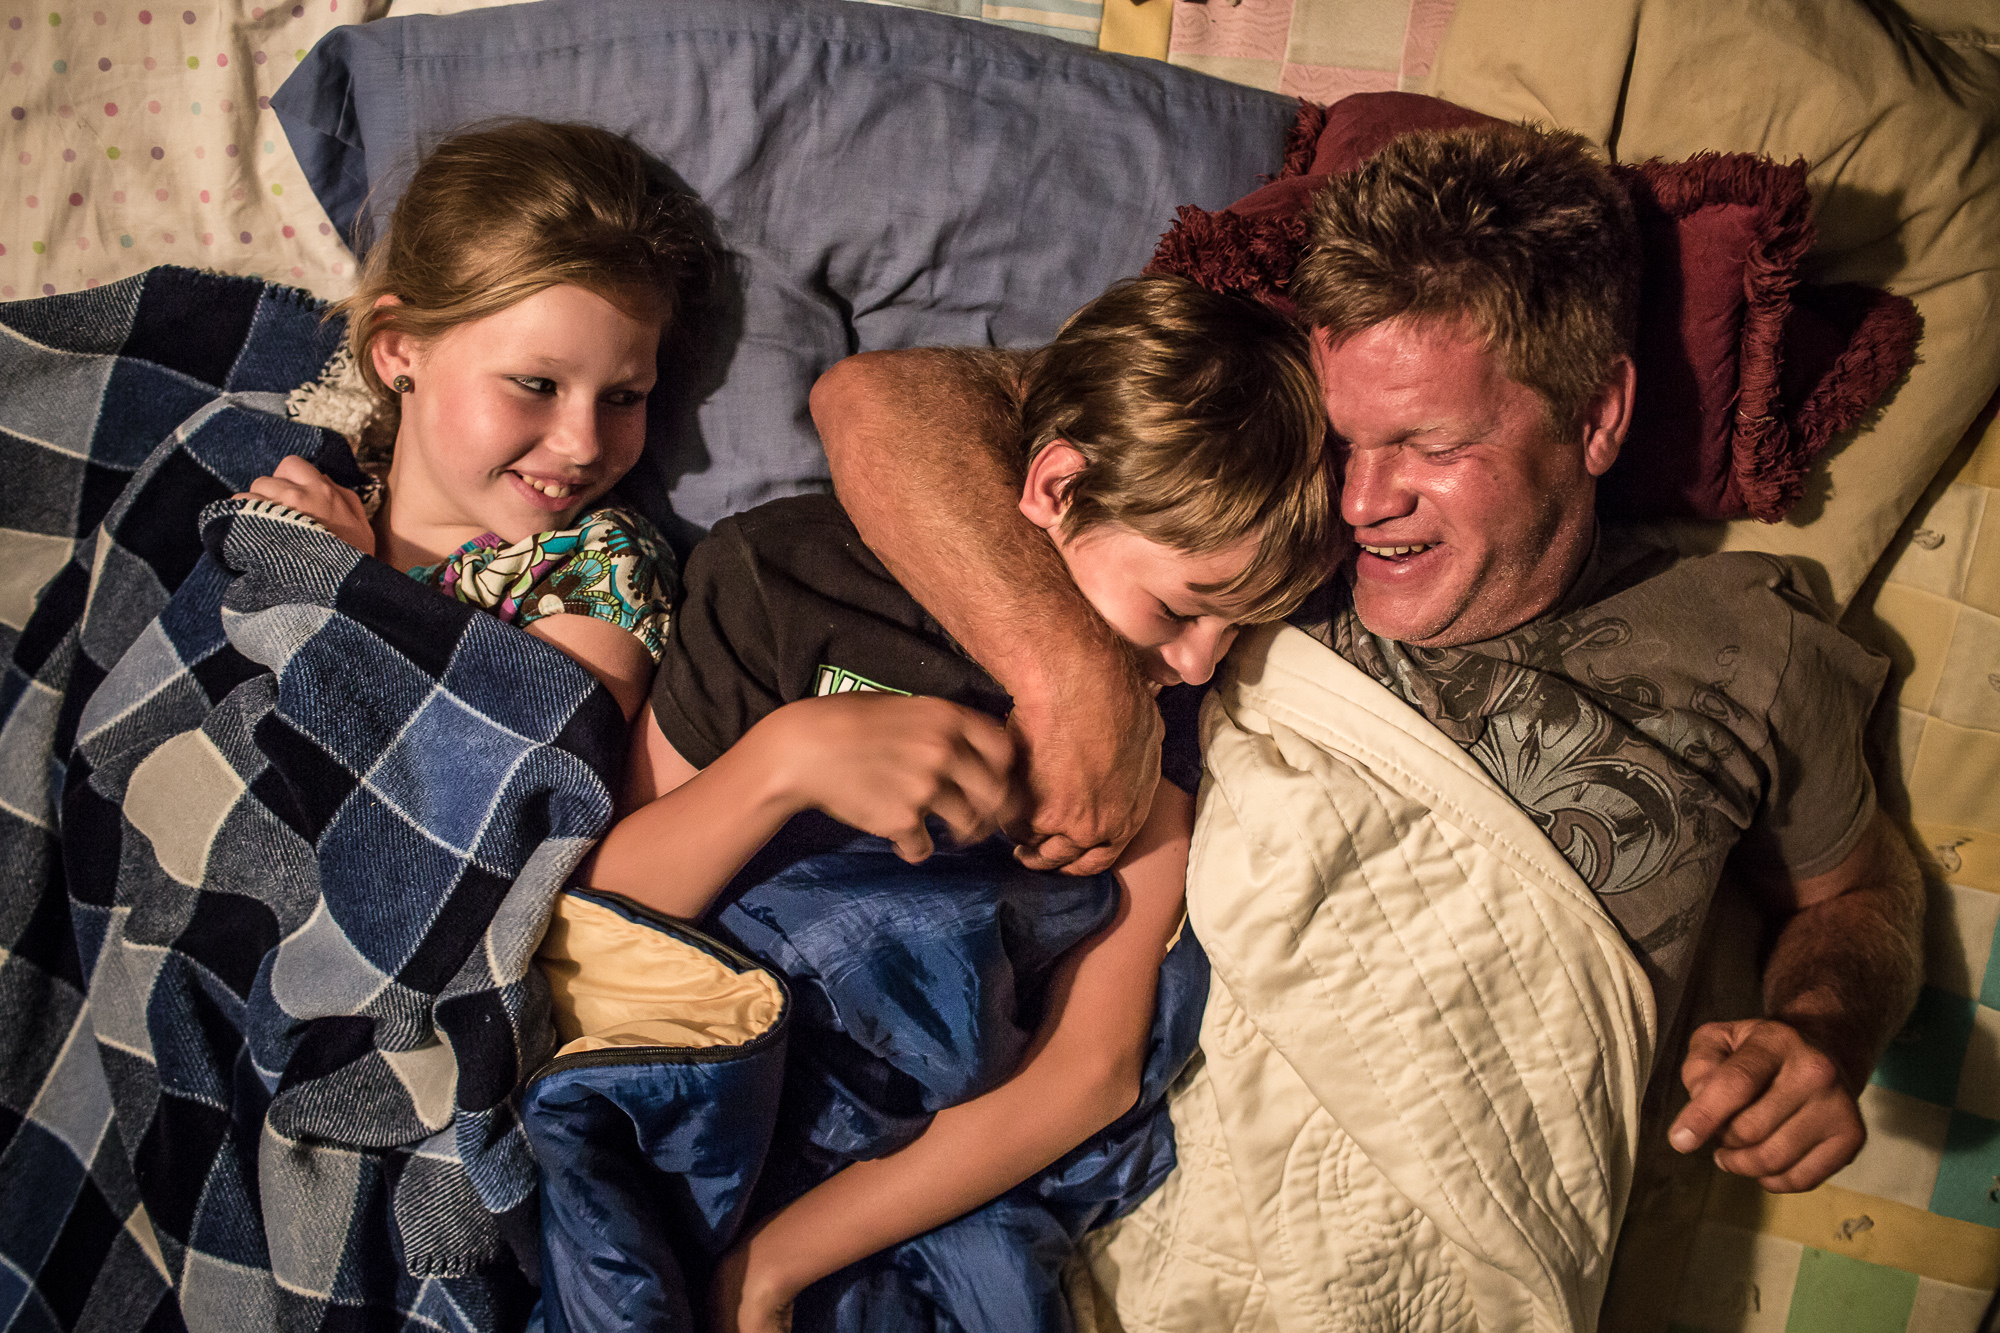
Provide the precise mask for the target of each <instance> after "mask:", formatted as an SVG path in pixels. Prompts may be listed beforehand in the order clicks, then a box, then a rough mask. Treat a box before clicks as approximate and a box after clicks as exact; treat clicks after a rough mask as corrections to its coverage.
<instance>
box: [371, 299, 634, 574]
mask: <svg viewBox="0 0 2000 1333" xmlns="http://www.w3.org/2000/svg"><path fill="white" fill-rule="evenodd" d="M642 308H643V307H642ZM659 343H660V322H659V320H658V319H657V318H651V317H648V318H643V319H642V318H635V317H634V316H633V315H631V314H629V313H627V312H626V311H625V310H623V309H620V308H619V307H618V306H617V305H614V304H612V303H611V302H610V301H608V300H606V299H605V298H604V297H602V296H599V295H598V294H597V293H595V292H592V291H589V290H586V289H585V288H582V287H575V286H557V287H547V288H544V289H543V290H541V291H539V292H536V293H535V294H534V295H533V296H530V297H528V298H526V299H525V300H522V301H519V302H517V303H515V304H514V305H512V306H509V307H508V308H507V309H505V310H502V311H500V312H499V313H498V314H494V315H488V316H487V317H485V318H484V319H477V320H473V321H471V322H470V323H466V324H460V325H457V326H456V327H454V328H452V329H449V330H447V331H446V332H445V333H443V334H440V335H439V336H437V337H435V338H432V339H430V340H429V341H427V342H419V341H418V340H417V339H415V338H413V337H411V336H409V335H407V334H402V333H399V332H397V331H395V330H393V329H385V330H383V331H382V333H380V334H379V335H377V337H376V339H375V342H374V345H373V349H372V351H373V355H374V358H375V368H376V371H377V373H378V374H380V375H381V377H382V379H383V381H384V382H385V383H388V382H392V381H393V380H394V379H395V377H396V376H398V375H408V376H409V377H410V379H411V380H412V381H413V383H414V386H415V387H414V388H413V389H412V391H411V392H409V393H407V394H404V395H403V396H402V422H401V425H400V426H399V427H398V429H397V432H396V450H395V455H394V457H393V459H392V461H391V463H390V467H389V479H388V497H387V500H386V502H385V503H384V505H383V507H382V510H381V512H380V514H379V515H378V516H377V519H376V532H377V539H378V545H379V546H380V547H381V549H382V553H383V556H384V558H385V559H388V560H389V561H390V562H391V563H393V564H396V565H398V566H403V565H408V564H422V563H428V562H430V561H435V560H439V559H443V558H444V557H445V556H447V555H449V554H451V553H452V552H453V551H455V550H457V549H458V548H459V547H460V546H462V545H464V544H465V543H466V542H468V541H472V540H475V539H477V538H479V537H482V536H484V535H485V534H487V533H489V532H490V533H492V534H494V535H495V536H497V537H499V538H500V539H501V540H503V541H505V542H509V543H512V542H517V541H520V540H522V539H523V538H526V537H530V536H533V535H534V534H535V533H538V532H548V531H550V530H553V529H558V528H563V527H567V526H569V525H570V523H571V522H572V521H573V520H574V519H575V518H576V517H577V515H578V514H580V513H581V512H582V511H583V509H584V507H585V506H586V505H588V504H590V503H591V502H592V501H594V500H596V499H597V498H598V497H600V496H602V495H603V494H604V493H605V492H606V491H608V490H609V489H611V487H612V486H613V485H614V484H615V483H616V482H617V481H618V480H619V478H621V477H623V476H624V475H625V474H626V473H627V472H629V471H630V470H631V468H632V465H633V464H634V463H636V462H638V461H639V454H640V451H641V450H642V449H643V448H644V446H645V442H646V395H647V393H648V392H650V391H651V389H652V387H653V380H654V377H655V375H656V373H657V371H656V364H655V359H656V357H657V355H658V352H659Z"/></svg>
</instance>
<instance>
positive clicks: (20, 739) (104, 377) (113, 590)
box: [0, 269, 623, 1330]
mask: <svg viewBox="0 0 2000 1333" xmlns="http://www.w3.org/2000/svg"><path fill="white" fill-rule="evenodd" d="M321 313H322V312H321V310H320V309H319V307H318V306H316V305H315V304H314V303H312V302H310V301H309V300H308V299H307V298H305V297H304V296H302V295H301V294H299V293H296V292H291V291H287V290H284V289H281V288H277V287H271V286H266V285H265V284H262V283H260V282H257V281H255V280H251V279H239V278H223V277H219V276H215V275H207V274H198V273H193V272H188V271H185V270H175V269H156V270H153V271H152V272H150V273H147V274H145V275H142V276H140V277H137V278H133V279H130V280H128V281H125V282H120V283H117V284H115V285H112V286H108V287H101V288H97V289H95V290H92V291H86V292H82V293H77V294H74V295H68V296H60V297H54V298H50V299H47V300H40V301H32V302H20V303H16V304H12V305H6V306H0V386H4V387H0V452H4V455H5V458H4V467H5V470H6V475H7V477H8V479H9V480H8V482H7V485H6V486H5V487H4V488H0V552H4V556H5V562H6V568H7V570H8V573H7V575H6V576H5V582H4V583H3V584H0V651H4V653H5V656H6V658H7V669H6V676H5V681H4V685H0V877H4V878H0V883H4V889H0V945H4V948H5V954H4V958H0V1324H4V1325H6V1326H8V1327H12V1328H19V1329H36V1330H39V1329H58V1328H60V1329H71V1328H134V1329H136V1328H141V1327H144V1328H174V1327H181V1326H183V1325H186V1326H193V1327H198V1328H205V1329H211V1328H212V1329H237V1328H241V1329H259V1330H263V1329H279V1328H282V1329H294V1328H314V1329H317V1328H336V1327H340V1328H344V1327H348V1326H360V1325H362V1324H364V1323H365V1324H367V1325H369V1326H377V1325H390V1326H404V1325H417V1326H426V1327H435V1328H441V1329H459V1328H463V1329H489V1328H501V1327H509V1326H518V1325H519V1324H521V1323H522V1322H523V1321H524V1320H525V1318H526V1314H527V1311H528V1309H529V1308H530V1306H531V1304H532V1301H533V1292H532V1288H531V1287H530V1285H529V1281H530V1274H531V1273H532V1269H533V1264H534V1255H535V1250H536V1241H535V1236H534V1225H535V1223H534V1208H535V1193H534V1189H535V1173H534V1166H533V1162H532V1159H531V1158H530V1155H529V1152H528V1148H527V1144H526V1139H525V1136H524V1134H523V1132H522V1129H521V1126H520V1124H519V1123H518V1120H517V1118H516V1112H515V1109H514V1101H513V1094H514V1091H515V1089H516V1088H517V1087H518V1086H519V1084H520V1083H521V1082H522V1080H523V1078H524V1077H525V1076H526V1074H527V1073H529V1072H531V1071H532V1070H533V1069H534V1068H535V1067H536V1065H538V1064H539V1063H540V1062H541V1061H542V1060H543V1059H544V1058H545V1056H546V1055H547V1053H548V1051H547V1048H548V1045H549V1042H550V1040H551V1029H550V1025H549V1022H548V1016H547V996H546V989H545V987H544V986H543V984H542V982H541V980H540V977H539V974H538V973H536V971H535V970H534V968H533V967H532V963H531V960H532V956H533V953H534V949H535V945H536V942H537V940H538V939H539V937H540V934H541V931H542V929H543V926H544V924H545V922H546V919H547V914H548V910H549V905H550V902H551V900H552V898H553V895H554V894H555V892H556V891H557V890H558V888H559V887H560V886H561V884H562V881H563V879H564V877H565V876H566V875H567V874H568V872H569V871H570V869H571V868H572V867H573V866H574V864H575V863H576V862H577V860H578V859H580V857H581V856H582V854H583V853H584V851H585V850H586V849H587V847H588V845H589V842H590V840H591V839H593V838H594V837H596V836H597V835H598V834H599V833H600V832H601V831H602V829H603V827H604V825H605V824H606V823H607V821H608V819H609V817H610V813H611V798H610V793H609V790H608V787H607V783H608V781H609V779H610V776H611V775H613V774H615V772H616V770H617V765H618V763H619V761H620V759H621V757H622V748H623V747H622V738H623V728H622V724H621V722H620V719H619V715H618V711H617V708H616V706H615V705H614V704H613V703H612V701H611V700H610V698H609V696H607V695H606V694H605V693H604V692H603V691H602V690H600V689H598V688H597V687H596V686H595V684H594V682H593V681H592V680H591V678H590V677H589V676H588V675H587V674H585V673H584V672H583V671H582V669H581V668H579V667H577V666H576V665H575V664H574V663H572V662H571V661H570V660H569V659H568V658H566V657H564V656H563V655H562V654H560V653H558V652H556V651H554V650H553V649H550V648H547V647H546V646H544V645H542V644H541V643H539V642H538V641H536V640H533V639H531V638H530V637H529V636H526V635H523V634H520V633H519V632H517V631H515V630H512V629H510V628H508V627H505V626H503V625H501V624H500V623H499V622H498V621H496V620H494V619H493V618H491V617H490V616H487V615H484V614H483V613H480V612H478V611H474V610H472V609H470V608H467V607H463V606H460V605H457V604H455V603H453V602H450V601H448V600H446V599H444V598H441V597H439V596H437V595H436V594H435V593H434V592H431V591H429V590H428V589H425V588H422V587H420V586H418V585H417V584H415V583H414V582H412V581H410V580H408V579H406V578H403V577H401V576H399V575H397V574H396V573H395V572H394V571H393V570H390V569H389V568H387V567H386V566H384V565H382V564H380V563H379V562H376V561H372V560H366V559H363V558H361V557H360V556H358V555H357V554H356V553H355V552H354V551H352V550H351V549H349V548H347V547H345V546H344V545H343V544H341V543H340V542H338V541H337V540H335V539H334V538H332V537H330V536H329V535H327V534H326V533H325V532H323V531H320V530H318V529H317V528H314V527H312V526H309V525H304V524H300V523H297V522H295V521H288V520H287V519H286V518H285V517H283V515H282V514H278V513H273V512H270V511H268V510H267V509H265V508H263V507H260V506H257V505H254V504H251V505H246V504H243V503H238V502H233V501H229V500H228V499H227V497H228V496H229V495H230V494H231V493H232V492H234V491H237V490H240V489H241V488H242V487H243V486H244V485H245V484H247V483H248V482H249V481H250V480H251V479H252V478H254V477H256V476H258V475H260V474H262V473H265V472H268V471H269V470H270V469H271V467H272V466H273V465H274V464H275V463H276V462H277V461H278V460H279V459H280V458H282V457H284V456H285V455H286V454H299V455H302V456H304V457H305V458H307V459H308V460H310V461H312V462H313V463H314V464H316V465H317V466H319V467H320V468H322V469H323V470H326V471H327V472H329V473H330V474H331V475H333V476H334V477H335V478H336V479H338V480H343V481H348V482H352V481H355V480H358V476H357V474H356V473H355V472H354V467H353V461H352V458H351V456H350V455H349V454H348V451H347V448H346V445H345V443H344V442H343V441H341V439H340V438H339V437H338V436H336V435H333V434H331V433H329V432H324V431H320V430H317V429H313V428H310V427H307V426H304V425H302V424H300V423H299V422H296V421H293V420H289V419H287V418H286V417H285V416H284V415H283V414H282V405H283V399H284V393H285V391H286V390H289V389H291V388H292V387H294V386H296V385H299V384H302V383H306V382H309V381H310V380H312V379H313V378H314V377H315V376H316V375H317V374H318V373H319V372H320V371H321V370H322V369H323V368H324V366H325V365H326V364H327V362H328V360H329V359H330V357H331V355H332V353H333V351H334V349H335V347H336V346H337V343H338V337H339V329H338V327H337V326H329V325H327V324H325V323H324V322H323V321H322V319H321Z"/></svg>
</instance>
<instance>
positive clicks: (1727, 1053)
mask: <svg viewBox="0 0 2000 1333" xmlns="http://www.w3.org/2000/svg"><path fill="white" fill-rule="evenodd" d="M1681 1082H1682V1083H1684V1084H1685V1085H1686V1086H1687V1090H1688V1093H1689V1095H1690V1096H1692V1097H1693V1100H1692V1101H1691V1102H1689V1103H1688V1105H1687V1106H1686V1107H1685V1108H1683V1109H1682V1111H1681V1113H1680V1115H1679V1116H1677V1117H1675V1119H1674V1123H1673V1128H1672V1129H1671V1130H1670V1131H1669V1133H1668V1135H1667V1141H1668V1142H1669V1143H1671V1144H1672V1145H1673V1146H1674V1148H1675V1149H1676V1150H1677V1151H1679V1152H1693V1151H1694V1150H1695V1149H1696V1148H1699V1147H1700V1146H1701V1145H1702V1144H1704V1143H1707V1142H1710V1141H1711V1140H1713V1141H1715V1142H1716V1143H1718V1144H1719V1145H1720V1149H1719V1150H1718V1151H1717V1152H1716V1154H1715V1164H1716V1165H1717V1166H1718V1167H1720V1168H1722V1169H1723V1170H1724V1171H1727V1172H1729V1173H1730V1174H1731V1175H1738V1176H1749V1177H1751V1178H1752V1179H1754V1180H1756V1182H1757V1183H1758V1184H1759V1185H1762V1186H1763V1187H1764V1188H1765V1189H1766V1190H1769V1191H1770V1192H1771V1193H1773V1194H1792V1193H1797V1192H1800V1191H1804V1190H1809V1189H1813V1188H1815V1187H1816V1186H1818V1185H1819V1184H1820V1182H1822V1181H1824V1180H1825V1179H1826V1178H1827V1177H1828V1176H1830V1175H1832V1174H1833V1173H1834V1172H1836V1171H1838V1170H1840V1168H1842V1167H1843V1166H1846V1165H1847V1164H1848V1163H1849V1162H1851V1161H1853V1160H1854V1157H1855V1154H1856V1153H1858V1152H1860V1151H1861V1145H1862V1144H1863V1143H1864V1142H1866V1140H1867V1137H1868V1134H1867V1130H1866V1129H1864V1128H1863V1126H1862V1123H1861V1111H1860V1109H1859V1108H1858V1107H1857V1106H1856V1105H1855V1102H1854V1098H1853V1097H1852V1096H1850V1095H1849V1094H1848V1091H1847V1089H1846V1088H1845V1087H1843V1086H1842V1085H1841V1078H1840V1070H1839V1068H1838V1067H1837V1066H1836V1065H1835V1064H1834V1062H1833V1061H1832V1060H1831V1059H1829V1058H1828V1057H1827V1056H1826V1055H1825V1054H1824V1053H1823V1052H1821V1051H1820V1050H1819V1049H1818V1048H1817V1047H1815V1046H1813V1045H1811V1044H1810V1043H1808V1042H1807V1041H1806V1039H1805V1038H1804V1037H1802V1036H1800V1035H1799V1033H1798V1031H1797V1030H1796V1029H1794V1028H1793V1027H1791V1026H1789V1025H1788V1024H1785V1023H1779V1022H1775V1021H1773V1020H1770V1019H1761V1018H1757V1019H1745V1020H1743V1021H1741V1022H1735V1023H1708V1024H1705V1025H1703V1026H1702V1027H1700V1028H1697V1029H1696V1030H1695V1034H1694V1036H1693V1037H1692V1038H1691V1039H1690V1040H1689V1042H1688V1057H1687V1060H1686V1062H1685V1063H1684V1064H1682V1065H1681Z"/></svg>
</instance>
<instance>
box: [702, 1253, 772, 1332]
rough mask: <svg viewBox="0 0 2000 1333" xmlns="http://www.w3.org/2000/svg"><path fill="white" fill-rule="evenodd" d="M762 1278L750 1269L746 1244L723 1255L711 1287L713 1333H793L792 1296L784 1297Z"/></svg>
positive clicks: (709, 1303)
mask: <svg viewBox="0 0 2000 1333" xmlns="http://www.w3.org/2000/svg"><path fill="white" fill-rule="evenodd" d="M762 1277H763V1275H762V1274H760V1273H758V1272H757V1271H756V1270H755V1269H753V1268H752V1266H751V1260H750V1246H749V1244H748V1243H747V1242H739V1243H738V1244H737V1246H736V1248H735V1249H733V1250H731V1251H729V1253H727V1254H725V1255H723V1256H722V1260H721V1262H720V1263H718V1264H717V1265H716V1268H715V1277H714V1280H713V1281H711V1282H710V1284H709V1288H708V1317H709V1324H710V1327H711V1328H712V1329H713V1330H714V1333H791V1328H792V1297H791V1294H790V1293H785V1294H782V1295H781V1294H780V1293H779V1292H778V1291H777V1290H775V1289H773V1288H771V1286H770V1285H769V1284H768V1283H767V1282H764V1281H763V1280H762Z"/></svg>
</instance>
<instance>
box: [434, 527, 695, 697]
mask: <svg viewBox="0 0 2000 1333" xmlns="http://www.w3.org/2000/svg"><path fill="white" fill-rule="evenodd" d="M409 574H410V577H411V578H413V579H416V580H417V581H418V582H419V583H427V584H429V585H430V586H432V587H433V588H436V589H438V590H439V591H440V592H443V593H444V594H445V595H446V596H449V597H455V598H457V599H458V600H459V601H461V602H465V603H467V604H469V605H471V606H477V607H480V608H482V609H484V610H487V611H490V612H492V613H493V614H494V615H496V616H498V617H499V618H500V619H502V620H506V621H510V622H512V623H514V624H516V625H529V624H532V623H534V622H535V621H537V620H540V619H542V618H543V617H544V616H553V615H558V614H561V613H564V612H567V613H569V614H570V615H578V616H595V617H596V618H597V619H599V620H608V621H610V622H611V623H612V624H614V625H617V626H619V627H620V628H621V629H627V630H630V631H631V632H632V633H633V634H635V635H637V636H638V638H639V642H641V643H643V644H645V645H646V651H647V652H648V653H650V654H652V657H653V661H655V662H658V661H659V660H660V649H661V647H662V645H663V644H664V642H665V638H666V632H667V613H668V610H669V608H670V607H671V605H672V601H673V594H674V588H675V584H676V583H677V582H678V577H677V574H676V571H675V566H674V557H673V554H672V552H670V551H669V550H668V549H667V544H666V542H664V541H663V540H661V538H660V534H659V533H658V532H657V531H655V530H654V528H653V525H652V524H651V523H648V522H647V521H646V520H645V519H644V518H642V517H640V516H639V515H638V514H637V513H634V512H633V511H632V510H630V509H621V508H617V507H615V506H608V505H607V506H604V507H601V508H597V509H592V510H589V511H588V512H586V513H584V514H583V515H582V516H581V517H579V518H578V519H577V523H576V526H575V527H573V528H564V529H562V530H561V531H559V532H538V533H536V534H535V535H534V536H532V537H526V538H523V539H522V540H520V541H518V542H515V543H513V544H512V545H508V544H507V543H505V542H503V541H502V540H501V539H500V538H499V537H497V536H495V535H494V534H492V533H490V532H489V533H487V534H486V535H485V536H483V537H478V538H475V539H474V540H472V541H469V542H467V543H466V544H465V545H463V546H461V547H459V548H458V554H456V555H454V556H452V557H451V558H449V559H447V560H443V561H440V562H439V563H437V564H435V565H420V566H418V567H417V568H415V569H412V570H410V571H409Z"/></svg>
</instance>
